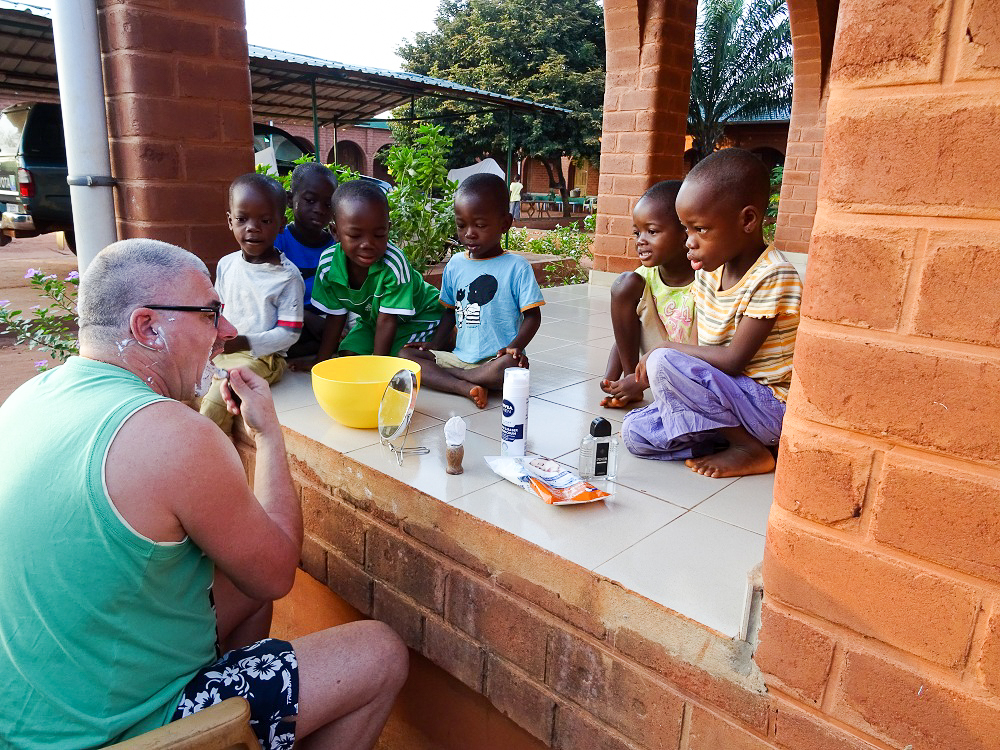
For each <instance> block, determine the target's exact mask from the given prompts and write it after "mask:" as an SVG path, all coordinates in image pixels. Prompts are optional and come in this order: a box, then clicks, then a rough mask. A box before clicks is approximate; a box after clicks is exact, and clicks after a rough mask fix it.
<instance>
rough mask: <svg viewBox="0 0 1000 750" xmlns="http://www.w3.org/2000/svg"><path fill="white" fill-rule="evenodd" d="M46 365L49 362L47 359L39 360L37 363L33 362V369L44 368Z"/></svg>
mask: <svg viewBox="0 0 1000 750" xmlns="http://www.w3.org/2000/svg"><path fill="white" fill-rule="evenodd" d="M48 363H49V361H48V360H47V359H40V360H38V361H37V362H35V367H45V365H47V364H48Z"/></svg>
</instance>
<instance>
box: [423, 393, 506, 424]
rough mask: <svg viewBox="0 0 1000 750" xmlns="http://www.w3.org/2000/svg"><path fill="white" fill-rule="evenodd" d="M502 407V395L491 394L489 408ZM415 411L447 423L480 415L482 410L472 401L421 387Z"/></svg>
mask: <svg viewBox="0 0 1000 750" xmlns="http://www.w3.org/2000/svg"><path fill="white" fill-rule="evenodd" d="M496 406H500V394H498V393H491V394H490V398H489V402H488V406H487V408H493V407H496ZM415 411H417V412H419V413H421V414H426V415H428V416H431V417H435V418H437V419H440V420H442V421H445V422H447V421H448V420H449V419H451V418H452V417H465V416H469V415H471V414H478V413H479V412H480V411H481V409H480V408H479V407H478V406H476V405H475V404H474V403H473V402H472V400H471V399H467V398H463V397H462V396H456V395H455V394H453V393H444V392H442V391H435V390H432V389H430V388H424V387H421V388H420V391H419V392H418V393H417V404H416V407H415Z"/></svg>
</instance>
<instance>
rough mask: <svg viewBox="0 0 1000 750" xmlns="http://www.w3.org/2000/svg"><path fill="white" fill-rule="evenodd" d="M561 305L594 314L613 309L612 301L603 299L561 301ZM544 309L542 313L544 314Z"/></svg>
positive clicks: (587, 298)
mask: <svg viewBox="0 0 1000 750" xmlns="http://www.w3.org/2000/svg"><path fill="white" fill-rule="evenodd" d="M559 304H560V305H564V306H566V307H578V308H583V309H586V310H589V311H590V312H592V313H600V312H608V311H609V310H610V309H611V299H610V298H607V299H606V298H604V297H603V296H602V297H580V298H577V299H566V300H560V301H559ZM544 311H545V310H544V308H542V312H543V313H544Z"/></svg>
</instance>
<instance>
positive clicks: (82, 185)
mask: <svg viewBox="0 0 1000 750" xmlns="http://www.w3.org/2000/svg"><path fill="white" fill-rule="evenodd" d="M52 36H53V39H54V41H55V51H56V64H57V65H58V66H59V100H60V102H61V103H62V118H63V125H64V128H63V130H64V132H65V138H66V166H67V168H68V172H69V177H67V182H69V184H70V188H69V194H70V199H71V201H72V203H73V229H74V231H75V232H76V252H77V258H78V262H79V264H80V271H81V272H82V271H83V270H84V269H86V267H87V264H88V263H90V261H91V260H93V259H94V256H95V255H97V253H99V252H100V251H101V250H103V249H104V248H105V247H106V246H108V245H110V244H111V243H112V242H114V241H115V240H117V239H118V228H117V226H116V225H115V198H114V191H113V189H112V185H113V184H114V180H113V179H112V177H111V153H110V150H109V147H108V126H107V113H106V111H105V108H104V77H103V74H102V72H101V46H100V41H99V38H98V31H97V7H96V4H95V0H76V1H75V2H73V1H71V0H64V2H59V3H56V4H55V7H54V8H53V13H52Z"/></svg>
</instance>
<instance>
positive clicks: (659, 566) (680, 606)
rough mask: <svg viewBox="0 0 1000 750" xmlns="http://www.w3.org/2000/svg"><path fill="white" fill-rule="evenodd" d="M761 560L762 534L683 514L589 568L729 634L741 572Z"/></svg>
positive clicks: (743, 583) (737, 619) (739, 611)
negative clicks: (613, 555)
mask: <svg viewBox="0 0 1000 750" xmlns="http://www.w3.org/2000/svg"><path fill="white" fill-rule="evenodd" d="M763 559H764V537H763V535H761V534H754V533H752V532H750V531H747V530H745V529H740V528H737V527H735V526H730V525H729V524H727V523H723V522H722V521H717V520H715V519H714V518H708V517H706V516H701V515H698V514H696V513H685V514H684V515H683V516H681V517H680V518H678V519H677V520H676V521H673V522H672V523H669V524H667V525H666V526H664V527H663V528H661V529H659V530H657V531H655V532H653V533H652V534H650V535H649V536H647V537H646V538H645V539H643V540H641V541H640V542H638V543H636V544H635V545H633V546H632V547H629V548H628V549H627V550H625V551H624V552H622V553H621V554H619V555H617V556H615V557H613V558H612V559H611V560H609V561H608V562H606V563H604V564H603V565H601V566H599V567H598V568H597V569H596V571H595V572H597V573H599V574H601V575H603V576H607V577H608V578H610V579H612V580H614V581H617V582H619V583H620V584H621V585H622V586H624V587H625V588H627V589H629V590H631V591H634V592H636V593H637V594H641V595H642V596H645V597H648V598H649V599H652V600H653V601H655V602H659V603H660V604H662V605H664V606H665V607H669V608H670V609H672V610H675V611H677V612H680V613H682V614H684V615H686V616H687V617H690V618H691V619H693V620H695V621H696V622H700V623H701V624H702V625H707V626H708V627H710V628H713V629H715V630H717V631H719V632H720V633H723V634H724V635H726V636H729V637H734V636H737V635H738V634H739V632H740V625H741V622H742V619H743V610H744V604H745V600H746V587H747V572H748V571H749V570H750V569H751V568H753V567H754V566H755V565H757V564H758V563H759V562H760V561H761V560H763Z"/></svg>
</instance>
